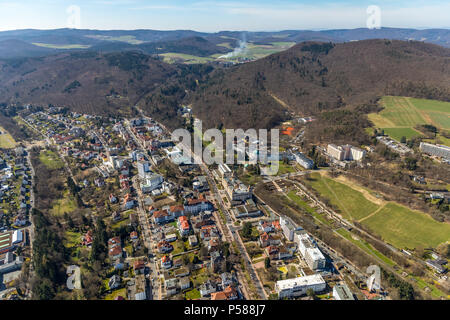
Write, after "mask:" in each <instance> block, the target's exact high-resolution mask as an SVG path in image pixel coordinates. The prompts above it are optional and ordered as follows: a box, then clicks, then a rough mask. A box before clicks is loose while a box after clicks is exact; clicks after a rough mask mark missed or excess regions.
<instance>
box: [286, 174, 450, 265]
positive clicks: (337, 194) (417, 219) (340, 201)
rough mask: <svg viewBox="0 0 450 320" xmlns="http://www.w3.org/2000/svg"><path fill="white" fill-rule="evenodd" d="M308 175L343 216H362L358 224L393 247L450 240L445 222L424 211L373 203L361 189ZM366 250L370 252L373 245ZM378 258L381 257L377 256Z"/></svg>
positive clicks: (413, 246) (391, 204)
mask: <svg viewBox="0 0 450 320" xmlns="http://www.w3.org/2000/svg"><path fill="white" fill-rule="evenodd" d="M311 177H312V178H313V179H314V180H313V181H307V184H309V185H310V186H311V187H312V188H313V189H315V190H316V191H317V192H319V193H320V194H321V195H322V197H324V198H326V199H328V200H329V201H330V203H331V204H333V205H335V206H336V207H338V208H339V209H341V211H342V212H344V214H343V215H344V217H345V218H348V217H353V219H355V220H360V219H363V218H364V217H366V219H363V220H361V221H360V223H362V224H363V225H365V226H367V227H368V228H369V229H370V230H372V231H373V232H374V233H375V234H378V235H379V236H381V237H382V238H383V240H384V241H386V242H388V243H390V244H392V245H393V246H395V247H397V248H410V249H412V248H415V247H417V246H423V247H433V248H435V247H436V246H437V245H438V244H440V243H442V242H445V241H449V240H450V224H448V223H443V222H438V221H436V220H434V219H433V218H431V217H430V216H428V215H427V214H425V213H422V212H419V211H414V210H411V209H409V208H407V207H404V206H402V205H399V204H397V203H395V202H386V203H383V204H384V206H382V205H381V204H380V205H378V204H375V203H374V202H372V201H370V200H368V199H367V198H365V196H364V195H363V194H362V193H361V192H359V191H357V190H355V189H353V188H351V187H349V186H347V185H344V184H342V183H340V182H337V181H335V180H333V179H331V178H328V177H322V176H320V175H319V174H318V173H315V174H312V175H311ZM290 197H292V195H290ZM363 245H365V244H363ZM366 249H369V250H372V251H373V248H366ZM375 254H376V253H375ZM379 258H380V259H382V257H380V256H379Z"/></svg>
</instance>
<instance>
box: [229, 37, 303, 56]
mask: <svg viewBox="0 0 450 320" xmlns="http://www.w3.org/2000/svg"><path fill="white" fill-rule="evenodd" d="M294 45H295V42H282V41H279V42H271V43H267V44H254V43H247V48H246V49H245V50H242V52H240V53H238V54H236V55H233V56H232V57H229V58H226V59H227V60H231V61H233V60H239V59H251V60H256V59H261V58H264V57H267V56H268V55H271V54H274V53H277V52H280V51H284V50H287V49H289V48H291V47H292V46H294Z"/></svg>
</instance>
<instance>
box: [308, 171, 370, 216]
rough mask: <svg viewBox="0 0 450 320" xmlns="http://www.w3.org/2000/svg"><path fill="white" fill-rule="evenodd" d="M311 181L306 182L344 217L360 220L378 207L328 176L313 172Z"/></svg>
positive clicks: (360, 194)
mask: <svg viewBox="0 0 450 320" xmlns="http://www.w3.org/2000/svg"><path fill="white" fill-rule="evenodd" d="M311 178H312V179H313V180H312V181H308V184H309V185H310V186H311V187H312V188H313V189H314V190H316V191H317V192H319V193H320V194H321V195H322V196H323V197H325V198H327V199H329V200H330V202H331V204H333V205H334V206H336V207H338V208H339V209H340V211H341V214H342V215H343V217H344V218H346V219H348V220H360V219H362V218H364V217H366V216H368V215H370V214H371V213H373V212H375V211H376V210H377V209H378V206H377V205H376V204H375V203H373V202H371V201H369V200H367V199H366V198H365V197H364V195H363V194H362V193H360V192H358V191H356V190H354V189H352V188H350V187H349V186H346V185H344V184H342V183H339V182H337V181H335V180H333V179H330V178H328V177H322V176H321V175H320V174H318V173H315V174H312V175H311Z"/></svg>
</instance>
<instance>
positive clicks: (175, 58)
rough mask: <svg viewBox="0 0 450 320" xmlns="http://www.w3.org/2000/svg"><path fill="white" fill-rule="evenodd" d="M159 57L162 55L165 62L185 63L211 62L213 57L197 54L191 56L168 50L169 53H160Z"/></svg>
mask: <svg viewBox="0 0 450 320" xmlns="http://www.w3.org/2000/svg"><path fill="white" fill-rule="evenodd" d="M160 56H161V57H163V61H164V62H166V63H177V62H179V63H187V64H196V63H207V62H212V61H214V60H215V59H214V58H213V57H199V56H193V55H190V54H184V53H175V52H169V53H162V54H160Z"/></svg>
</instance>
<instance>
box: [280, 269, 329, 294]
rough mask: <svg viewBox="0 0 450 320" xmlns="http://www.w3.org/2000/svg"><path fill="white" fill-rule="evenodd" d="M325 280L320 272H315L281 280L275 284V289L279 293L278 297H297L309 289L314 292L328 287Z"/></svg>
mask: <svg viewBox="0 0 450 320" xmlns="http://www.w3.org/2000/svg"><path fill="white" fill-rule="evenodd" d="M326 286H327V285H326V283H325V280H323V278H322V276H321V275H320V274H313V275H311V276H305V277H299V278H294V279H288V280H280V281H277V283H276V284H275V291H276V292H277V293H278V298H279V299H283V298H295V297H300V296H303V295H305V294H306V291H307V290H308V289H312V290H313V291H314V292H321V291H323V290H325V288H326Z"/></svg>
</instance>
